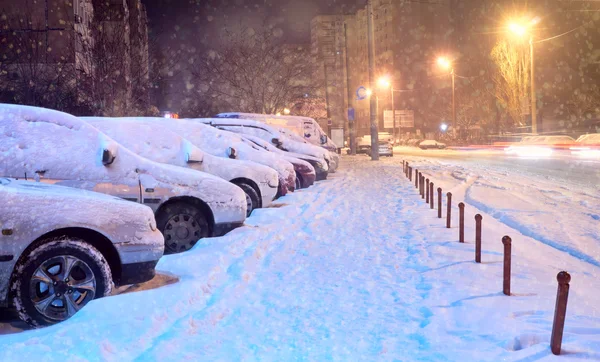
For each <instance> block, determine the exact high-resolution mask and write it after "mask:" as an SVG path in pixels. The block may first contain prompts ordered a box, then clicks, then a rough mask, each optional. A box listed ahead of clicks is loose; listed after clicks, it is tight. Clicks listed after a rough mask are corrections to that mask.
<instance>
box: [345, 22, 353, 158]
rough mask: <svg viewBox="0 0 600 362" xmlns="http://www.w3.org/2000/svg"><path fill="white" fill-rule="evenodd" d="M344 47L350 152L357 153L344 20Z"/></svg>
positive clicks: (346, 27)
mask: <svg viewBox="0 0 600 362" xmlns="http://www.w3.org/2000/svg"><path fill="white" fill-rule="evenodd" d="M344 48H345V52H346V88H348V131H349V132H350V154H351V155H353V156H355V155H356V130H355V128H354V127H355V125H354V122H355V120H354V119H350V109H351V108H353V107H352V106H351V105H352V103H351V102H352V90H351V89H350V56H349V55H348V24H346V20H344Z"/></svg>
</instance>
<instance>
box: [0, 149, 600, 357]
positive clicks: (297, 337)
mask: <svg viewBox="0 0 600 362" xmlns="http://www.w3.org/2000/svg"><path fill="white" fill-rule="evenodd" d="M415 161H416V160H415ZM418 162H419V163H421V165H422V168H423V169H427V172H430V173H429V176H431V177H432V178H433V179H436V182H437V183H439V185H441V186H442V187H444V190H445V192H446V191H447V190H451V191H452V192H453V193H454V194H455V204H456V203H458V202H459V201H462V200H464V199H465V198H464V196H467V195H468V194H469V195H470V196H469V197H467V198H468V199H469V200H467V220H472V218H473V215H474V214H475V213H476V212H481V213H482V214H483V215H484V246H483V249H484V254H483V263H482V264H475V263H474V262H473V249H474V246H473V240H472V239H473V238H472V235H473V225H472V223H468V224H467V243H465V244H459V243H458V242H457V236H458V231H457V229H456V227H455V224H456V220H454V227H453V228H452V229H446V228H445V223H444V222H443V221H442V220H440V219H438V218H437V212H436V211H433V210H430V209H429V208H428V207H427V206H426V205H425V203H424V202H423V200H421V199H420V197H419V196H417V193H416V190H415V188H414V185H413V184H411V183H410V182H409V181H407V180H406V179H405V178H404V177H403V175H402V164H401V162H400V158H399V157H395V158H394V159H392V160H382V161H380V162H378V163H375V162H371V161H368V159H366V158H363V157H355V158H350V157H346V158H345V159H344V162H343V163H342V166H341V167H340V170H339V171H338V172H337V173H336V174H334V175H331V177H330V180H328V181H325V182H320V183H318V184H317V185H316V186H314V187H311V188H309V189H306V190H301V191H300V192H295V193H293V194H291V195H288V196H286V197H284V198H282V199H280V200H278V202H277V205H276V207H273V208H270V209H264V210H256V211H255V213H254V214H253V216H252V217H250V218H249V219H248V220H247V221H246V225H247V226H246V227H244V228H241V229H238V230H236V231H234V232H232V233H230V234H228V235H227V236H225V237H222V238H216V239H206V240H205V241H203V242H202V243H200V244H198V245H197V246H196V247H195V248H194V249H193V250H192V251H190V252H187V253H183V254H178V255H171V256H167V257H165V258H163V259H162V260H161V262H160V263H159V265H158V268H159V269H160V270H163V271H166V272H168V273H171V274H174V275H176V276H177V277H178V278H179V280H180V281H179V282H178V283H176V284H172V285H168V286H165V287H163V288H160V289H155V290H147V291H142V292H139V293H130V294H124V295H119V296H115V297H110V298H105V299H102V300H97V301H94V302H92V303H91V304H89V305H88V306H86V308H84V309H83V310H82V311H81V312H80V313H78V314H77V315H76V316H75V317H74V318H72V319H71V320H69V321H67V322H65V323H61V324H60V325H56V326H53V327H50V328H45V329H41V330H36V331H27V332H23V333H18V334H12V335H5V336H0V360H2V361H21V360H33V359H39V358H41V357H43V358H44V360H56V361H61V360H65V359H66V358H67V357H68V358H69V359H71V360H92V361H95V360H108V361H128V360H137V361H158V360H176V361H178V360H192V361H198V360H207V361H209V360H210V361H212V360H249V361H252V360H277V361H287V360H317V361H321V360H343V361H350V360H399V361H410V360H449V361H459V360H460V361H463V360H474V361H475V360H476V361H481V360H528V361H529V360H532V361H533V360H554V359H556V360H558V359H559V358H557V357H554V356H553V355H552V354H551V352H550V349H549V344H548V341H549V339H550V333H551V325H552V317H553V312H554V298H555V296H556V279H555V277H556V273H558V272H559V271H560V270H562V269H565V270H568V271H569V272H570V273H571V275H572V277H573V280H572V282H571V295H570V300H569V306H568V313H567V323H566V329H565V337H564V342H563V350H564V351H565V354H566V355H565V356H562V357H560V360H565V359H570V358H572V359H578V360H580V359H596V360H600V305H599V304H598V303H597V300H598V297H600V291H599V288H598V286H599V284H598V277H600V268H598V266H597V265H596V264H595V263H593V262H590V261H593V260H596V261H597V260H600V258H598V257H597V255H596V254H594V252H589V251H588V252H587V253H586V255H582V254H578V253H577V251H582V250H583V249H584V245H580V244H579V242H580V239H577V238H575V237H574V238H573V241H572V242H571V241H570V242H569V243H568V244H566V243H565V244H564V245H566V246H569V247H570V248H572V249H573V250H574V251H576V252H568V251H569V250H567V252H565V251H564V250H565V248H557V247H556V246H553V245H551V243H549V242H548V241H547V240H542V241H540V240H536V239H538V236H540V235H546V234H547V233H546V232H545V231H544V229H543V228H539V230H538V231H537V232H536V233H535V234H531V235H529V236H526V235H524V234H527V233H523V232H522V231H524V230H525V229H524V228H521V227H519V225H516V226H515V225H507V224H506V223H505V220H506V219H505V218H502V217H499V216H498V214H497V211H498V209H497V208H496V207H495V206H494V205H488V206H487V207H483V206H482V204H481V202H480V203H477V201H476V202H474V203H471V202H470V200H471V199H472V200H480V196H479V195H478V194H477V193H478V191H473V190H476V189H477V187H487V186H479V184H477V182H479V183H480V184H481V185H485V183H486V182H491V181H489V180H490V179H492V180H493V177H500V176H501V175H484V176H486V177H484V178H481V177H480V175H478V174H477V172H476V171H475V172H474V173H470V171H469V170H457V169H456V167H450V166H448V165H445V166H444V167H442V166H443V165H441V164H439V163H437V162H434V161H423V160H419V161H418ZM416 164H417V162H415V165H416ZM438 180H439V181H438ZM496 181H498V180H496ZM476 184H477V186H476ZM436 187H437V186H436ZM511 187H512V186H511ZM490 189H492V190H499V191H498V192H500V191H501V189H497V188H494V187H490ZM520 192H521V191H520V190H516V191H515V194H518V193H520ZM540 192H541V191H540ZM506 194H507V195H508V194H509V193H506ZM502 195H503V194H502V193H500V194H498V195H496V196H495V197H494V198H493V199H494V200H500V201H502V200H503V196H502ZM578 197H580V198H581V199H578V201H577V202H579V203H580V206H581V208H577V207H576V206H575V205H574V204H573V205H572V206H573V208H572V209H569V212H575V211H576V210H579V211H580V212H583V211H581V210H587V209H586V207H587V206H585V205H583V204H581V201H585V200H588V199H587V197H588V196H585V195H578ZM592 200H593V199H592ZM530 202H531V200H530V199H525V200H524V201H523V202H522V203H520V204H519V207H523V205H527V204H528V203H530ZM479 206H482V209H483V210H479V209H477V207H479ZM484 206H485V205H484ZM531 207H532V208H535V206H531ZM503 210H504V209H503ZM534 211H535V210H529V211H528V212H534ZM586 212H587V211H586ZM455 213H456V212H455ZM525 214H527V212H526V213H525ZM550 217H553V216H552V215H551V216H550ZM573 217H575V216H573ZM515 219H517V220H520V217H516V218H515ZM523 220H524V221H523V223H525V222H529V221H531V219H523ZM592 220H593V218H592ZM550 221H552V220H550ZM561 222H562V219H560V220H558V221H557V222H555V223H561ZM508 224H510V223H508ZM596 226H597V224H596ZM596 231H597V229H596ZM550 232H552V231H550ZM588 232H591V233H592V234H593V232H594V230H591V229H590V230H588ZM504 234H509V235H511V237H512V238H513V244H514V245H513V255H514V257H513V289H512V292H513V295H512V296H510V297H508V296H504V295H502V293H501V290H502V264H501V262H502V254H501V252H500V251H501V243H500V239H501V237H502V235H504ZM582 235H583V233H582ZM594 240H595V239H594V237H593V235H592V236H591V237H590V239H585V242H586V243H594V242H595V243H596V245H595V246H593V247H594V248H596V249H595V250H598V248H597V244H598V242H597V241H594ZM561 245H562V244H561ZM573 250H571V251H573ZM587 257H589V258H592V259H593V260H587V259H586V258H587Z"/></svg>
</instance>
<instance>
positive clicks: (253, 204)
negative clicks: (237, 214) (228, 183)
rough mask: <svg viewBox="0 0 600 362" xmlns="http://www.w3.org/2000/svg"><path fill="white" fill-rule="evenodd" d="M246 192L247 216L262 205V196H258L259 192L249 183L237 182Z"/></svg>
mask: <svg viewBox="0 0 600 362" xmlns="http://www.w3.org/2000/svg"><path fill="white" fill-rule="evenodd" d="M237 185H238V186H239V187H240V188H241V189H242V190H244V193H245V194H246V217H248V216H250V214H252V211H254V209H258V208H259V207H260V197H259V196H258V192H256V190H255V189H254V187H252V186H250V185H248V184H247V183H244V182H240V183H239V184H237Z"/></svg>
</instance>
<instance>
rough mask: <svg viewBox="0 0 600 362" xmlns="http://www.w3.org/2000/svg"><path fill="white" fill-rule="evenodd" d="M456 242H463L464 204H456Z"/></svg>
mask: <svg viewBox="0 0 600 362" xmlns="http://www.w3.org/2000/svg"><path fill="white" fill-rule="evenodd" d="M458 242H460V243H464V242H465V204H464V203H462V202H461V203H459V204H458Z"/></svg>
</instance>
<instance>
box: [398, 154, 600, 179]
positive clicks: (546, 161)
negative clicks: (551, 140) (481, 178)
mask: <svg viewBox="0 0 600 362" xmlns="http://www.w3.org/2000/svg"><path fill="white" fill-rule="evenodd" d="M402 155H408V156H415V157H425V158H429V159H438V160H439V161H440V162H448V163H451V164H455V165H461V166H464V167H476V168H478V169H486V168H488V169H489V168H493V169H494V170H496V171H507V172H509V173H510V172H518V173H522V174H527V175H532V176H539V177H544V178H546V179H553V180H556V181H557V182H564V183H567V184H572V185H581V186H585V187H590V188H600V157H598V158H584V157H580V156H575V155H571V154H570V153H569V152H568V151H565V152H555V153H554V154H553V155H551V156H548V157H531V158H529V157H520V156H516V155H508V154H505V153H504V152H503V151H496V150H490V151H485V150H477V151H467V150H464V151H463V150H421V149H419V148H416V147H396V148H395V149H394V156H395V157H402Z"/></svg>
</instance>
